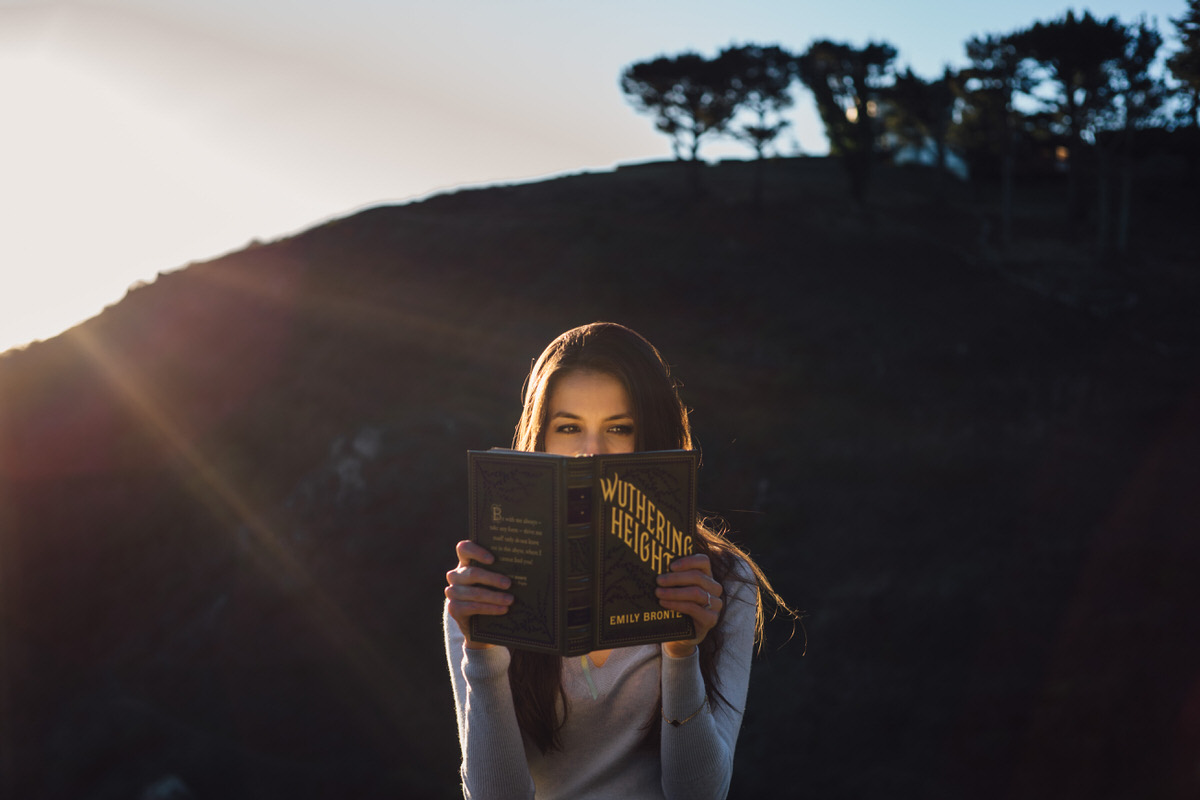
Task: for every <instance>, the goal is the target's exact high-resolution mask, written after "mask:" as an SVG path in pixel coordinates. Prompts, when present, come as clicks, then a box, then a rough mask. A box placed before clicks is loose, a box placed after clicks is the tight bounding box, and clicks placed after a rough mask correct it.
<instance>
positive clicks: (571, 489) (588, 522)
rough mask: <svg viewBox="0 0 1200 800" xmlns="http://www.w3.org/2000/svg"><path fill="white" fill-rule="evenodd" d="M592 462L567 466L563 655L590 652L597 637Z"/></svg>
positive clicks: (583, 460)
mask: <svg viewBox="0 0 1200 800" xmlns="http://www.w3.org/2000/svg"><path fill="white" fill-rule="evenodd" d="M592 473H593V459H590V458H574V459H571V460H570V461H568V462H567V469H566V491H567V520H566V523H567V524H566V537H565V539H566V541H565V548H564V549H565V551H566V569H565V581H564V592H563V594H564V601H563V607H564V608H565V609H566V630H565V632H564V635H563V639H562V641H563V642H564V649H565V652H564V655H566V656H575V655H583V654H584V653H588V652H591V651H592V650H593V649H595V648H594V646H593V643H594V641H595V633H596V609H595V603H594V594H595V585H594V582H595V577H594V573H595V567H596V558H595V549H596V547H595V536H596V532H595V521H594V520H593V518H592V482H593V474H592Z"/></svg>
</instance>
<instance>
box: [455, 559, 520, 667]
mask: <svg viewBox="0 0 1200 800" xmlns="http://www.w3.org/2000/svg"><path fill="white" fill-rule="evenodd" d="M454 551H455V553H457V554H458V566H457V567H455V568H454V569H452V570H450V571H449V572H447V573H446V583H447V584H448V585H447V586H446V599H447V600H449V601H450V602H449V603H448V604H447V610H448V612H449V614H450V617H451V618H452V619H453V620H454V621H455V622H457V623H458V627H459V629H460V630H461V631H462V632H463V637H464V638H465V639H466V644H467V647H470V648H472V649H484V648H488V647H491V645H490V644H477V643H475V642H472V641H471V626H470V625H469V624H468V620H470V618H471V617H473V616H475V615H476V614H490V615H499V614H507V613H508V607H509V606H510V605H512V601H513V597H512V595H511V594H506V593H505V592H504V591H503V590H504V589H507V588H508V587H509V586H510V585H511V584H512V581H511V580H510V579H509V578H508V577H507V576H506V575H501V574H500V573H498V572H491V571H490V570H486V569H484V568H483V567H479V566H475V565H473V564H472V563H471V562H472V561H477V562H479V563H481V564H491V563H492V562H493V561H495V560H496V559H495V558H494V557H493V556H492V554H491V553H489V552H488V551H487V550H486V549H484V548H483V547H480V546H479V545H477V544H476V543H475V542H472V541H468V540H465V539H464V540H463V541H461V542H459V543H458V545H457V546H456V547H455V548H454ZM489 587H491V588H489ZM497 590H501V591H497Z"/></svg>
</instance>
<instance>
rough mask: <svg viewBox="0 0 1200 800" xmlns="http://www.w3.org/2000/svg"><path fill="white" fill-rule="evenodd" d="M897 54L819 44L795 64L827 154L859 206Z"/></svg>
mask: <svg viewBox="0 0 1200 800" xmlns="http://www.w3.org/2000/svg"><path fill="white" fill-rule="evenodd" d="M895 58H896V49H895V48H894V47H892V46H891V45H889V44H883V43H870V44H868V45H867V46H866V47H863V48H862V49H858V48H855V47H852V46H850V45H848V44H840V43H837V42H830V41H828V40H821V41H818V42H814V43H813V44H812V45H811V46H810V47H809V48H808V50H807V51H806V52H805V53H804V54H803V55H801V56H800V57H799V59H798V60H797V66H798V73H799V76H800V80H801V81H803V82H804V84H805V85H806V86H807V87H808V88H809V90H811V91H812V93H813V97H814V98H815V99H816V102H817V111H818V112H819V113H820V115H821V120H822V121H823V122H824V123H825V133H826V135H827V136H828V137H829V152H830V154H831V155H833V156H836V157H837V158H839V159H841V161H842V163H843V164H844V165H845V166H846V169H847V170H848V172H849V174H850V191H851V194H852V195H853V196H854V199H855V200H857V201H858V202H859V203H862V202H864V201H865V199H866V191H867V185H868V183H869V182H870V176H871V162H872V161H873V160H874V156H875V148H876V143H877V140H878V131H877V125H876V119H875V118H876V115H877V114H878V110H879V104H878V101H879V95H880V92H881V91H882V90H883V89H884V88H885V87H886V86H887V85H888V83H889V79H890V77H891V71H892V62H893V61H894V60H895Z"/></svg>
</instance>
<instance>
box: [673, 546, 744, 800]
mask: <svg viewBox="0 0 1200 800" xmlns="http://www.w3.org/2000/svg"><path fill="white" fill-rule="evenodd" d="M738 571H739V573H740V574H739V575H738V576H736V577H735V578H734V579H733V580H729V581H727V582H726V586H727V592H726V604H725V614H724V616H723V617H722V619H721V622H720V626H721V631H722V633H723V634H724V636H725V641H724V644H723V646H722V648H721V651H720V652H719V653H718V654H717V663H716V668H717V681H718V683H717V689H718V690H719V691H720V693H721V695H722V696H723V697H724V698H725V700H728V703H726V702H724V701H722V700H720V699H718V700H717V701H716V702H715V703H714V704H713V705H712V706H709V705H708V704H706V703H705V701H704V696H705V695H704V679H703V678H702V677H701V674H700V654H699V652H698V651H697V652H694V653H692V655H690V656H688V657H686V658H671V657H670V656H668V655H667V654H666V653H665V652H664V653H663V655H662V662H663V667H662V702H663V715H664V716H666V717H667V718H668V719H673V720H685V719H687V718H688V716H689V715H691V714H692V713H693V712H695V711H697V709H699V713H697V714H696V715H695V716H694V717H692V719H690V720H688V721H687V722H684V723H682V724H681V725H679V726H674V725H670V724H668V723H667V722H665V721H664V722H663V726H662V744H661V748H662V749H661V757H662V788H663V794H664V796H665V797H667V798H668V800H674V798H689V800H706V798H724V797H725V796H726V795H727V794H728V793H729V784H730V780H731V778H732V777H733V751H734V746H735V744H736V743H737V735H738V730H739V729H740V728H741V725H742V714H743V712H744V711H745V707H746V693H747V691H748V688H749V683H750V660H751V656H752V654H753V652H752V651H753V649H754V629H755V617H756V614H757V609H758V587H757V585H756V584H755V583H753V578H752V577H751V578H750V580H751V582H750V583H744V582H742V580H739V578H743V577H745V576H746V575H748V574H749V569H748V568H747V567H746V566H745V565H740V567H739V569H738ZM730 586H732V587H733V588H732V591H730V590H729V587H730Z"/></svg>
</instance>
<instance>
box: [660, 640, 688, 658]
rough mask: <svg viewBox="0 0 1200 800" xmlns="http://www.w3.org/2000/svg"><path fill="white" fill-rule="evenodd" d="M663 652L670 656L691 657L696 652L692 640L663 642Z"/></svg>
mask: <svg viewBox="0 0 1200 800" xmlns="http://www.w3.org/2000/svg"><path fill="white" fill-rule="evenodd" d="M662 647H663V652H664V653H666V654H667V655H668V656H670V657H671V658H691V656H692V654H693V653H695V652H696V645H695V644H694V643H693V642H663V646H662Z"/></svg>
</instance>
